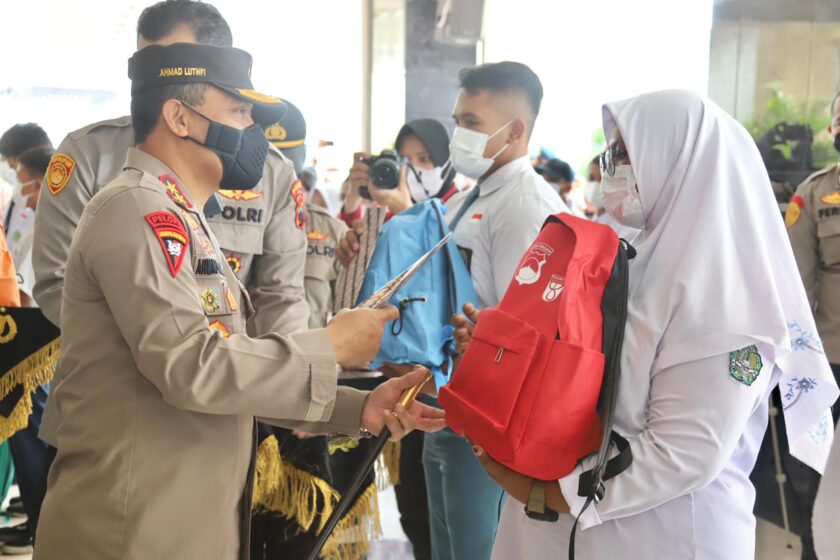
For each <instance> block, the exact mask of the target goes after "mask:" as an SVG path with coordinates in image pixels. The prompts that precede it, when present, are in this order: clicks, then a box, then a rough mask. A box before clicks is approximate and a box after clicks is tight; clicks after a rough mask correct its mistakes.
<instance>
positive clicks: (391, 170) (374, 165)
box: [360, 150, 408, 200]
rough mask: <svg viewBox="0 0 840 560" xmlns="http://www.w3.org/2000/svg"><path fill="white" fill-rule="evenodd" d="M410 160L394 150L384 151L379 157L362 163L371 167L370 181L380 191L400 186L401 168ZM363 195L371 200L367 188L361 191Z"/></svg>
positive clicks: (364, 160)
mask: <svg viewBox="0 0 840 560" xmlns="http://www.w3.org/2000/svg"><path fill="white" fill-rule="evenodd" d="M407 162H408V159H407V158H405V157H403V156H401V155H399V154H398V153H397V152H395V151H394V150H382V153H381V154H379V155H378V156H373V157H371V158H368V159H363V160H362V163H364V164H365V165H367V166H368V167H370V181H371V183H373V184H374V185H376V187H378V188H380V189H395V188H397V186H398V185H399V184H400V168H401V167H402V166H403V165H405V164H406V163H407ZM360 191H361V195H362V196H363V197H364V198H367V199H368V200H370V199H371V196H370V192H369V191H368V189H367V188H365V187H362V188H361V189H360Z"/></svg>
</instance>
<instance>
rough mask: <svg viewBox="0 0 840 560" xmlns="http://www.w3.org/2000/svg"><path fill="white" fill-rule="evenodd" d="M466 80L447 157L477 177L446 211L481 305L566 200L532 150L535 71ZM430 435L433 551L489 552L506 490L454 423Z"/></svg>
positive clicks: (538, 97)
mask: <svg viewBox="0 0 840 560" xmlns="http://www.w3.org/2000/svg"><path fill="white" fill-rule="evenodd" d="M460 85H461V90H460V92H459V94H458V99H457V101H456V103H455V109H454V111H453V117H454V119H455V124H456V125H457V128H456V129H455V132H454V133H453V135H452V142H451V144H450V157H451V161H452V165H453V166H454V167H455V170H456V171H457V172H458V173H461V174H463V175H466V176H467V177H470V178H472V179H476V180H477V181H478V184H477V186H476V187H475V188H474V189H473V190H472V191H469V192H467V193H462V194H459V195H456V196H455V197H453V198H452V199H451V200H450V201H449V202H448V203H447V210H448V211H447V218H448V220H449V225H450V228H451V229H452V230H453V231H454V237H455V242H456V243H457V245H458V247H459V249H460V251H461V254H462V256H463V257H464V262H465V263H466V264H467V267H468V268H469V269H470V274H471V276H472V280H473V285H474V287H475V291H476V294H477V296H478V301H477V302H475V303H476V305H477V306H478V307H479V308H483V307H489V306H494V305H497V304H498V303H499V301H500V300H501V298H502V295H503V294H504V293H505V291H506V289H507V286H508V284H509V283H510V282H511V280H512V279H513V278H514V276H515V275H516V274H517V270H516V267H517V265H518V264H519V261H520V259H521V257H522V255H523V254H524V253H525V251H527V250H528V247H529V246H530V245H531V243H532V242H533V240H534V239H535V238H536V236H537V234H538V233H539V231H540V229H541V227H542V225H543V222H544V221H545V218H546V217H547V216H548V215H549V214H555V213H558V212H565V211H567V209H566V207H565V205H564V204H563V202H562V200H561V199H560V197H559V196H557V193H556V192H555V191H554V190H553V189H552V188H551V186H549V184H548V183H547V182H546V181H545V180H544V179H543V178H542V177H541V176H540V175H539V174H538V173H537V172H536V171H535V170H534V168H533V166H532V165H531V160H530V158H529V156H528V140H529V138H530V135H531V132H532V130H533V128H534V122H535V120H536V118H537V114H538V113H539V109H540V103H541V101H542V96H543V89H542V84H541V83H540V80H539V78H538V77H537V75H536V74H534V72H533V71H532V70H531V69H530V68H528V67H527V66H525V65H524V64H519V63H516V62H500V63H494V64H484V65H481V66H477V67H475V68H468V69H464V70H463V71H462V72H461V75H460ZM529 270H530V269H529ZM537 274H539V272H537ZM431 435H432V437H428V438H427V439H426V441H425V448H424V451H423V465H424V468H425V472H426V485H427V491H428V494H429V509H430V512H431V529H432V555H433V558H434V559H435V560H485V559H488V558H489V557H490V553H491V551H492V548H493V540H494V538H495V534H496V526H497V524H498V514H499V504H500V501H501V496H502V490H501V489H500V488H499V487H498V486H497V485H496V484H495V483H494V482H493V481H492V480H491V479H490V477H489V476H487V474H486V473H485V472H484V470H483V469H482V468H481V465H480V464H479V463H478V460H477V459H476V458H475V456H474V455H473V453H472V451H471V450H470V446H469V444H468V443H467V442H466V441H465V440H464V439H463V438H461V437H460V436H458V435H456V434H455V433H454V432H453V431H452V430H450V429H448V428H447V429H445V430H443V431H441V432H438V433H437V434H431Z"/></svg>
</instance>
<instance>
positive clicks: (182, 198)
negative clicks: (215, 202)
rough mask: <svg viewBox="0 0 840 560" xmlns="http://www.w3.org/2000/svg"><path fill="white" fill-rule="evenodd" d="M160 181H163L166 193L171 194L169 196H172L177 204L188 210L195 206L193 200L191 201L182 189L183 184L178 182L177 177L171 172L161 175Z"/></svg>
mask: <svg viewBox="0 0 840 560" xmlns="http://www.w3.org/2000/svg"><path fill="white" fill-rule="evenodd" d="M158 181H160V182H161V183H163V186H164V187H166V194H167V195H169V198H171V199H172V201H173V202H175V204H177V205H178V206H180V207H182V208H186V209H188V210H189V209H190V208H192V207H193V205H192V202H190V199H189V198H187V195H185V194H184V191H182V190H181V186H180V185H179V184H178V181H176V180H175V177H173V176H172V175H169V174H167V175H161V176H160V177H158Z"/></svg>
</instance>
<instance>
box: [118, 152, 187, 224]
mask: <svg viewBox="0 0 840 560" xmlns="http://www.w3.org/2000/svg"><path fill="white" fill-rule="evenodd" d="M125 169H136V170H137V171H141V172H143V173H145V174H147V175H151V176H153V177H154V178H156V179H157V181H158V183H159V185H160V187H161V188H162V189H163V191H164V192H165V193H166V195H167V196H168V197H169V198H171V199H172V201H173V202H174V203H175V204H177V205H178V206H180V207H181V208H183V209H184V210H189V211H190V212H194V213H196V214H200V212H199V209H197V208H196V206H195V204H193V202H192V200H191V199H190V194H189V190H188V189H187V187H186V185H184V182H183V181H181V179H180V178H178V176H177V175H176V174H175V172H174V171H172V170H171V169H170V168H169V166H167V165H166V164H165V163H163V162H162V161H160V160H159V159H158V158H156V157H155V156H153V155H151V154H149V153H147V152H144V151H142V150H139V149H137V148H129V149H128V154H127V155H126V159H125Z"/></svg>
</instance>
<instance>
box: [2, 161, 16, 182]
mask: <svg viewBox="0 0 840 560" xmlns="http://www.w3.org/2000/svg"><path fill="white" fill-rule="evenodd" d="M0 179H2V180H3V182H5V183H8V184H9V185H11V186H12V187H15V189H17V186H18V183H19V182H20V181H18V178H17V173H15V170H14V169H12V168H11V167H9V164H8V163H6V162H5V161H4V162H0Z"/></svg>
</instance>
